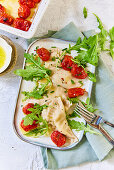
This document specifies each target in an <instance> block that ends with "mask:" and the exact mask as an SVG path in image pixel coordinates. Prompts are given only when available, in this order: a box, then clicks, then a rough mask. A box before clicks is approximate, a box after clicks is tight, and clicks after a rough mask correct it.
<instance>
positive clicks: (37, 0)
mask: <svg viewBox="0 0 114 170" xmlns="http://www.w3.org/2000/svg"><path fill="white" fill-rule="evenodd" d="M33 1H34V2H35V3H39V2H40V1H41V0H33Z"/></svg>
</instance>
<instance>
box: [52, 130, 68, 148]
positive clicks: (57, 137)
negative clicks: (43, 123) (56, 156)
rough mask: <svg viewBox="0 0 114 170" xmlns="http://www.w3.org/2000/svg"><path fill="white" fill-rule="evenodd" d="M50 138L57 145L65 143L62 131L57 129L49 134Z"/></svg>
mask: <svg viewBox="0 0 114 170" xmlns="http://www.w3.org/2000/svg"><path fill="white" fill-rule="evenodd" d="M51 140H52V141H53V142H54V143H55V144H56V145H57V146H58V147H61V146H62V145H64V144H65V143H66V137H65V135H63V134H62V133H60V132H59V131H54V132H53V133H52V134H51Z"/></svg>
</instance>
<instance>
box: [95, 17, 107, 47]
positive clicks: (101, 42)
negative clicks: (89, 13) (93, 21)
mask: <svg viewBox="0 0 114 170" xmlns="http://www.w3.org/2000/svg"><path fill="white" fill-rule="evenodd" d="M94 15H95V17H96V18H97V22H98V24H99V25H98V28H99V29H100V30H101V32H100V33H99V34H98V37H99V45H100V47H101V50H107V49H106V48H105V43H106V41H107V36H108V32H107V30H105V29H104V27H103V24H102V22H101V20H100V18H99V17H98V16H97V15H96V14H94Z"/></svg>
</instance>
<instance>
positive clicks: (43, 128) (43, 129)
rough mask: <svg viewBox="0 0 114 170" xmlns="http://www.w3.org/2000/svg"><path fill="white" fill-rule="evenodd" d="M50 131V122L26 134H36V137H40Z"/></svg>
mask: <svg viewBox="0 0 114 170" xmlns="http://www.w3.org/2000/svg"><path fill="white" fill-rule="evenodd" d="M47 131H48V124H45V125H43V126H40V127H38V128H36V129H33V130H30V131H29V132H27V133H25V134H24V135H26V136H28V137H29V136H34V137H39V136H42V135H44V134H45V133H47Z"/></svg>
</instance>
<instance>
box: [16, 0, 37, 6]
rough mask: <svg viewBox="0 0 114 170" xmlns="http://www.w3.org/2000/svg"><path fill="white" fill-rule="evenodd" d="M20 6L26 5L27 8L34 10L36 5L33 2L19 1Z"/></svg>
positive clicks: (31, 0)
mask: <svg viewBox="0 0 114 170" xmlns="http://www.w3.org/2000/svg"><path fill="white" fill-rule="evenodd" d="M19 4H20V5H27V6H28V7H29V8H35V7H36V4H35V2H34V1H33V0H19Z"/></svg>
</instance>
